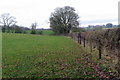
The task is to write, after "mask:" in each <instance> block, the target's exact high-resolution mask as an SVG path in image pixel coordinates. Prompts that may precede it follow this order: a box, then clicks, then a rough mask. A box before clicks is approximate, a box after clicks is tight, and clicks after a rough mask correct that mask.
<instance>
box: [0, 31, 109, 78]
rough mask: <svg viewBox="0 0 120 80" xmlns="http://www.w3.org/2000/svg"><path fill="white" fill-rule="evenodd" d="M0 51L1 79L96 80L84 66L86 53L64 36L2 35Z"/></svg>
mask: <svg viewBox="0 0 120 80" xmlns="http://www.w3.org/2000/svg"><path fill="white" fill-rule="evenodd" d="M46 34H47V32H46ZM2 50H3V53H2V57H3V60H2V61H3V62H2V63H3V66H2V68H3V78H33V77H34V78H70V77H71V78H98V77H100V76H99V75H97V72H96V71H95V70H93V68H92V67H91V65H93V64H92V63H91V64H90V63H88V59H87V57H88V55H87V54H88V53H87V52H86V51H85V50H83V48H82V47H81V46H80V45H78V44H77V43H76V42H74V41H73V40H71V39H70V38H67V37H64V36H48V35H44V36H41V35H30V34H12V33H11V34H7V33H3V45H2ZM89 57H90V58H91V59H90V60H92V59H93V61H95V62H98V61H97V59H95V57H92V56H89ZM100 65H101V68H102V69H103V70H104V71H107V69H106V68H105V67H104V66H102V64H100ZM106 75H107V74H106Z"/></svg>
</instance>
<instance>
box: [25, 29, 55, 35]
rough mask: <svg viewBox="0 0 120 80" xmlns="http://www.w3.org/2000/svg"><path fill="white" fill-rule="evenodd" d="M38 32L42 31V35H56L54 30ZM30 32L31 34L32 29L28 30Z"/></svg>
mask: <svg viewBox="0 0 120 80" xmlns="http://www.w3.org/2000/svg"><path fill="white" fill-rule="evenodd" d="M36 31H37V32H39V31H42V35H54V32H53V31H52V30H36ZM26 32H27V33H28V34H30V32H31V30H26Z"/></svg>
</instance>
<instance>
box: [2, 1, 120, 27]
mask: <svg viewBox="0 0 120 80" xmlns="http://www.w3.org/2000/svg"><path fill="white" fill-rule="evenodd" d="M118 1H119V0H0V14H2V13H10V15H11V16H15V17H16V20H17V21H18V23H17V24H18V25H21V26H26V27H29V26H30V25H31V23H34V22H37V23H38V28H49V17H50V14H51V12H54V9H55V8H56V7H64V6H71V7H74V8H75V10H76V12H77V13H78V14H79V16H80V23H81V25H80V26H81V27H83V26H87V25H101V24H106V23H113V24H118Z"/></svg>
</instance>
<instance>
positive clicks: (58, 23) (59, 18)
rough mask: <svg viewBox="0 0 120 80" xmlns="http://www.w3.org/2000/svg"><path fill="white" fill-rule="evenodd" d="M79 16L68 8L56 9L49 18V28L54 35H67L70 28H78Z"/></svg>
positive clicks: (72, 9) (71, 8)
mask: <svg viewBox="0 0 120 80" xmlns="http://www.w3.org/2000/svg"><path fill="white" fill-rule="evenodd" d="M78 19H79V16H78V14H77V13H76V12H75V9H74V8H73V7H70V6H65V7H62V8H56V9H55V12H53V13H51V16H50V19H49V20H50V27H51V28H52V30H53V31H54V32H55V33H56V34H66V33H69V32H70V30H71V28H72V27H79V21H78Z"/></svg>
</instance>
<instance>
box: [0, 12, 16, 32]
mask: <svg viewBox="0 0 120 80" xmlns="http://www.w3.org/2000/svg"><path fill="white" fill-rule="evenodd" d="M15 19H16V18H15V17H13V16H11V15H10V14H9V13H4V14H2V15H1V16H0V24H2V25H3V29H4V30H6V29H7V30H8V31H9V29H10V27H11V26H14V25H15V24H16V23H17V21H15Z"/></svg>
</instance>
